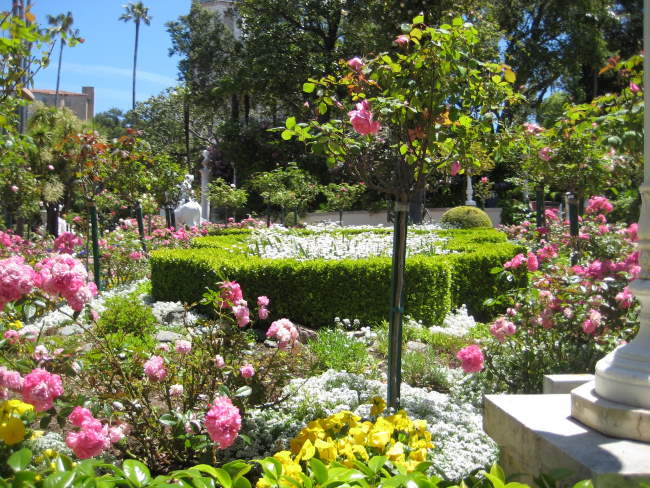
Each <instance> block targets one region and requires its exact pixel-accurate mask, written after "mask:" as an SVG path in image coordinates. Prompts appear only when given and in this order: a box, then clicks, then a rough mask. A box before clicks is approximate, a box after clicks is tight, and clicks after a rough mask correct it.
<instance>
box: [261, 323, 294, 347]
mask: <svg viewBox="0 0 650 488" xmlns="http://www.w3.org/2000/svg"><path fill="white" fill-rule="evenodd" d="M266 337H269V338H272V339H276V340H277V341H278V347H279V348H280V349H282V350H287V349H291V348H293V347H294V346H295V345H296V343H297V342H298V337H299V334H298V329H296V326H295V325H293V323H291V321H290V320H289V319H280V320H276V321H275V322H273V323H272V324H271V326H270V327H269V330H267V331H266Z"/></svg>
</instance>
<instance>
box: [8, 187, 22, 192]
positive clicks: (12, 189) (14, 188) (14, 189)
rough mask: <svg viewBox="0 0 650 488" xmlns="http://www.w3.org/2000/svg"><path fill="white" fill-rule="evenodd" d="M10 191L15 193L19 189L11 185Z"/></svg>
mask: <svg viewBox="0 0 650 488" xmlns="http://www.w3.org/2000/svg"><path fill="white" fill-rule="evenodd" d="M10 188H11V191H12V192H14V193H17V192H18V190H19V189H20V188H18V187H17V186H16V185H11V187H10Z"/></svg>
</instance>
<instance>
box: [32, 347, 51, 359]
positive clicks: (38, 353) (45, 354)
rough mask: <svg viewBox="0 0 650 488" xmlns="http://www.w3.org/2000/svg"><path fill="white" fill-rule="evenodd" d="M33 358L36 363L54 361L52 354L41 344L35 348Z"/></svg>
mask: <svg viewBox="0 0 650 488" xmlns="http://www.w3.org/2000/svg"><path fill="white" fill-rule="evenodd" d="M33 357H34V359H35V360H36V361H39V362H40V361H49V360H50V359H52V357H51V356H50V352H49V351H48V350H47V347H45V346H44V345H43V344H39V345H38V346H36V347H35V348H34V354H33Z"/></svg>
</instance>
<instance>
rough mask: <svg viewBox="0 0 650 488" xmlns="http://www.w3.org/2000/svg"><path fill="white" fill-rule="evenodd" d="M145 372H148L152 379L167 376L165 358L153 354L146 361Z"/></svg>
mask: <svg viewBox="0 0 650 488" xmlns="http://www.w3.org/2000/svg"><path fill="white" fill-rule="evenodd" d="M144 374H146V375H147V377H148V378H149V379H150V380H151V381H162V380H164V379H165V378H166V377H167V370H166V369H165V360H164V359H163V358H162V357H160V356H151V357H150V358H149V360H148V361H147V362H146V363H144Z"/></svg>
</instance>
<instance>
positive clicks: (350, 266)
mask: <svg viewBox="0 0 650 488" xmlns="http://www.w3.org/2000/svg"><path fill="white" fill-rule="evenodd" d="M341 232H345V231H344V230H342V231H341ZM441 235H442V236H449V237H452V236H453V238H451V239H450V240H449V241H448V243H447V247H448V248H449V249H454V250H458V251H463V252H462V253H458V254H446V255H438V256H424V255H420V256H414V257H412V258H409V259H408V260H407V263H406V290H405V296H406V303H407V310H406V312H407V313H408V314H409V315H411V316H413V317H414V318H416V319H418V320H422V321H424V322H425V323H427V324H439V323H441V322H442V320H443V319H444V317H445V314H446V313H447V312H448V311H449V310H450V309H451V307H452V305H453V306H456V307H457V306H459V305H461V304H463V303H467V304H468V308H469V310H470V313H472V314H474V315H475V316H476V315H478V316H479V317H480V316H484V315H486V314H487V313H489V310H490V309H489V308H486V307H484V306H483V301H484V300H485V299H487V298H491V297H493V296H495V295H496V288H497V281H496V277H495V276H494V275H492V274H490V273H489V270H490V269H491V268H493V267H494V266H501V265H502V264H503V263H504V262H505V261H507V260H508V259H510V258H512V257H513V256H514V255H515V254H516V253H517V252H518V251H519V247H517V246H514V245H512V244H509V243H507V242H504V241H505V236H504V234H502V233H500V232H498V231H495V230H493V229H480V230H476V231H466V230H457V231H452V230H449V231H443V232H441ZM194 245H198V246H216V247H199V248H194V249H187V250H158V251H155V252H153V253H152V258H151V266H152V275H151V279H152V287H153V295H154V298H155V299H156V300H181V301H183V302H186V303H194V302H196V301H198V299H199V298H200V297H201V295H202V294H203V291H204V290H205V288H206V287H214V286H215V284H216V283H217V282H219V281H223V280H226V279H234V280H237V281H238V282H239V283H240V284H241V285H242V288H243V289H244V290H245V291H246V293H249V294H250V295H251V296H257V295H267V296H269V298H270V299H271V306H270V310H271V316H272V317H275V318H280V317H288V318H290V319H291V320H293V321H295V322H297V323H300V324H304V325H308V326H325V325H328V324H331V323H332V321H333V319H334V317H339V316H343V317H349V318H351V319H353V318H358V319H359V320H361V321H362V322H366V323H376V322H380V321H381V320H382V319H384V318H385V317H386V315H387V313H388V309H387V303H388V297H389V296H390V266H391V263H390V259H389V258H370V259H357V260H341V261H328V260H313V261H296V260H292V259H262V258H259V257H257V256H253V255H247V254H245V253H244V252H243V248H244V246H243V240H242V238H241V237H240V236H223V237H222V236H211V237H204V238H198V239H196V240H195V241H194ZM508 286H510V285H509V284H508V283H504V284H502V288H503V287H505V288H506V289H507V288H508ZM351 290H353V291H351Z"/></svg>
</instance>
